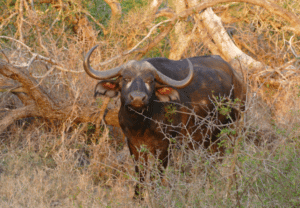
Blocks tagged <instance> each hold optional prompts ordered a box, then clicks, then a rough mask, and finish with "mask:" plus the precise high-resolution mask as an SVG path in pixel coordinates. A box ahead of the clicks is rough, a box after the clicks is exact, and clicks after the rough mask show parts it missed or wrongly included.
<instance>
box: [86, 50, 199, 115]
mask: <svg viewBox="0 0 300 208" xmlns="http://www.w3.org/2000/svg"><path fill="white" fill-rule="evenodd" d="M96 47H97V46H94V47H93V48H92V49H91V50H90V51H89V52H88V53H87V55H86V56H85V60H84V69H85V71H86V72H87V74H88V75H89V76H91V77H92V78H95V79H98V80H102V81H100V82H99V83H98V84H97V86H96V88H95V96H97V95H104V96H108V97H115V96H117V95H118V93H119V91H120V92H121V103H122V105H124V106H126V107H128V106H130V107H132V108H134V109H136V110H142V109H144V108H145V107H147V106H148V104H149V103H150V102H152V101H153V100H154V99H158V100H160V101H162V102H168V101H179V100H180V96H179V94H178V92H177V90H176V88H177V89H180V88H184V87H186V86H187V85H189V83H190V82H191V81H192V79H193V75H194V70H193V65H192V63H191V62H190V61H189V60H188V63H189V74H188V76H187V77H186V78H185V79H183V80H181V81H177V80H173V79H171V78H170V77H168V76H166V75H164V74H163V73H161V72H160V71H158V70H157V69H156V68H155V67H154V66H153V65H151V64H150V63H149V62H147V61H135V60H131V61H129V62H127V63H126V64H124V65H121V66H119V67H116V68H113V69H110V70H107V71H96V70H94V69H93V68H92V67H91V66H90V61H89V59H90V56H91V54H92V52H93V51H94V50H95V48H96ZM116 77H117V78H116ZM111 78H116V79H111Z"/></svg>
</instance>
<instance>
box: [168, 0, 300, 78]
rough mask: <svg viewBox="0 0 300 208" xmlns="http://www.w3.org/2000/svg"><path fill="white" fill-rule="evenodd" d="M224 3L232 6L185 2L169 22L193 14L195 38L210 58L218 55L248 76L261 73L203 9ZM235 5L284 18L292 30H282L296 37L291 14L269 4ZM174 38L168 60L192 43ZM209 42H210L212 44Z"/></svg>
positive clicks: (297, 25) (299, 23)
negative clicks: (176, 42)
mask: <svg viewBox="0 0 300 208" xmlns="http://www.w3.org/2000/svg"><path fill="white" fill-rule="evenodd" d="M225 2H232V0H210V1H206V2H202V3H200V4H197V3H198V2H197V1H196V0H189V1H188V4H189V8H188V9H186V10H184V11H182V12H180V13H179V14H178V13H177V14H176V15H174V17H173V18H171V20H173V19H176V18H183V17H186V16H189V15H192V14H194V15H195V21H196V24H198V25H197V27H198V29H199V34H201V35H199V36H197V38H201V39H202V40H203V43H204V44H205V45H206V46H207V47H208V48H209V49H210V50H211V52H212V53H213V54H217V55H220V56H221V57H223V58H224V59H225V60H226V61H228V62H230V63H231V64H232V65H233V66H234V68H236V69H239V68H240V64H241V65H242V66H243V68H244V69H245V68H247V69H249V70H248V72H250V73H253V72H254V71H257V70H261V69H262V68H263V66H264V65H263V64H262V63H261V62H259V61H256V60H254V59H253V58H252V57H250V56H248V55H247V54H245V53H244V52H242V51H241V50H240V49H239V48H238V47H236V45H235V44H234V43H233V41H232V40H231V39H230V37H229V35H228V34H227V32H226V30H225V29H224V27H223V25H222V22H221V19H220V18H219V17H218V16H217V15H215V14H214V12H213V11H212V10H211V9H207V8H209V7H212V6H214V5H216V4H218V3H225ZM235 2H246V3H250V4H254V5H258V6H261V7H263V8H265V9H266V10H268V11H269V12H271V13H274V14H276V15H278V16H280V17H282V18H284V19H285V20H286V21H288V22H289V23H290V24H291V25H292V27H289V26H286V27H285V28H284V29H287V30H290V31H293V32H295V33H296V34H300V19H299V18H298V17H297V16H296V15H295V14H293V13H291V12H288V11H286V10H284V9H283V8H281V7H279V6H278V5H276V4H274V3H272V2H270V1H262V0H236V1H235ZM179 5H181V7H184V6H182V5H183V4H179ZM204 9H206V10H205V11H204V12H202V13H201V14H198V13H197V12H199V11H201V10H204ZM181 29H183V28H181ZM175 31H176V29H175ZM175 34H178V40H179V41H178V44H177V45H175V47H174V49H171V52H172V53H171V54H170V56H169V58H171V59H179V58H180V57H181V56H182V53H183V52H184V51H185V50H186V48H187V46H188V43H189V41H191V40H192V39H191V38H190V37H189V36H186V35H185V36H184V35H182V33H180V31H178V32H177V33H176V32H175ZM203 37H204V38H203ZM210 39H211V40H213V42H212V41H211V40H210Z"/></svg>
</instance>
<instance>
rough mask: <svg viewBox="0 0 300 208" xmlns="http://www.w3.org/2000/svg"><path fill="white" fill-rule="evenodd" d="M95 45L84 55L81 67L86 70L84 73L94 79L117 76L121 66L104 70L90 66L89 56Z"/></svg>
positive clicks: (121, 68)
mask: <svg viewBox="0 0 300 208" xmlns="http://www.w3.org/2000/svg"><path fill="white" fill-rule="evenodd" d="M97 47H98V45H96V46H94V47H93V48H92V49H91V50H89V52H88V53H87V54H86V55H85V57H84V62H83V68H84V70H85V71H86V73H87V74H88V75H89V76H90V77H92V78H94V79H100V80H103V79H109V78H113V77H116V76H119V75H120V74H121V72H122V70H123V66H119V67H116V68H113V69H109V70H106V71H97V70H94V69H93V68H92V67H91V66H90V56H91V54H92V53H93V51H94V50H95V49H96V48H97Z"/></svg>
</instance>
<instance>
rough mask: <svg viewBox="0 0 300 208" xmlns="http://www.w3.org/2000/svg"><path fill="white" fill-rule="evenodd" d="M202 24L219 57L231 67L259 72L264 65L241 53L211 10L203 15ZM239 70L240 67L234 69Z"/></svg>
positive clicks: (207, 10)
mask: <svg viewBox="0 0 300 208" xmlns="http://www.w3.org/2000/svg"><path fill="white" fill-rule="evenodd" d="M202 17H203V24H204V26H205V28H207V30H208V32H209V34H210V36H211V38H212V39H213V40H214V42H215V44H216V45H217V46H218V48H219V50H220V51H221V56H222V57H223V58H224V59H225V60H226V61H228V62H230V63H231V64H233V65H236V64H242V66H246V67H247V68H249V69H250V71H249V72H251V71H252V70H261V69H262V68H263V67H264V65H263V64H262V63H261V62H259V61H256V60H255V59H253V58H252V57H250V56H248V55H247V54H245V53H244V52H243V51H241V50H240V49H239V48H238V47H237V46H236V45H235V44H234V42H233V41H232V39H231V38H230V36H229V35H228V33H227V31H226V30H225V28H224V27H223V25H222V22H221V18H220V17H218V16H217V15H216V14H215V13H214V12H213V11H212V9H211V8H208V9H206V10H205V11H204V12H203V14H202ZM235 68H240V67H235Z"/></svg>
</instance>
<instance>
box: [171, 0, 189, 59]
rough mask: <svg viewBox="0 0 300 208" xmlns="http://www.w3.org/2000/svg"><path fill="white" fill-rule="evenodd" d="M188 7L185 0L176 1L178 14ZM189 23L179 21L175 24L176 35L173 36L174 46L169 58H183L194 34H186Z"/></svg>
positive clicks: (172, 42)
mask: <svg viewBox="0 0 300 208" xmlns="http://www.w3.org/2000/svg"><path fill="white" fill-rule="evenodd" d="M186 9H187V5H186V1H185V0H176V3H175V12H176V14H180V13H181V12H183V11H184V10H186ZM186 27H187V23H186V22H185V21H179V22H177V23H176V25H175V28H174V29H175V36H174V37H172V39H171V40H172V41H171V44H172V48H171V51H170V55H169V59H173V60H178V59H180V58H181V55H182V54H183V52H184V50H185V49H186V47H187V45H188V43H189V42H190V40H191V38H192V35H191V34H189V35H186V34H185V31H186Z"/></svg>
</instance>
